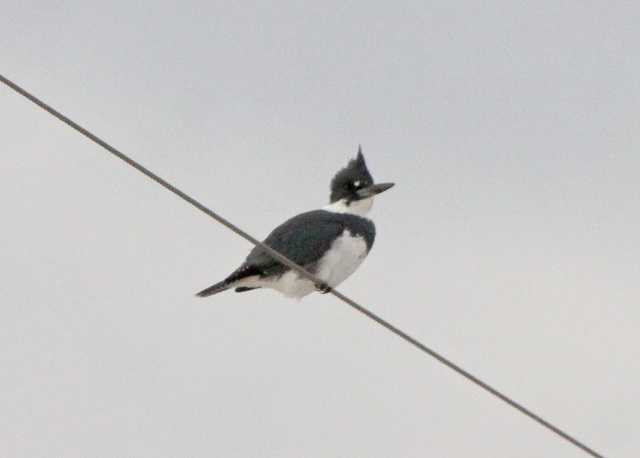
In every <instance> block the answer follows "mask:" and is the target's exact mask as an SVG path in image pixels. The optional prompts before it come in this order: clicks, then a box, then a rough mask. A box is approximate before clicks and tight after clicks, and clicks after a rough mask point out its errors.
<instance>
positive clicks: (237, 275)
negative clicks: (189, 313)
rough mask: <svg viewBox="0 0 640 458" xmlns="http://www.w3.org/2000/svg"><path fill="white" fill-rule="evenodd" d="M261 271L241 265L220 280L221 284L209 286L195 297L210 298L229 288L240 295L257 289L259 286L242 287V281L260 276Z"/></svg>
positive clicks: (247, 265)
mask: <svg viewBox="0 0 640 458" xmlns="http://www.w3.org/2000/svg"><path fill="white" fill-rule="evenodd" d="M262 274H263V273H262V271H261V270H260V269H258V268H257V267H255V266H252V265H249V264H243V265H241V266H240V267H239V268H237V269H236V270H235V271H234V272H233V273H232V274H231V275H229V276H228V277H227V278H225V279H224V280H222V281H221V282H218V283H216V284H215V285H212V286H209V287H208V288H207V289H203V290H202V291H200V292H199V293H198V294H196V296H199V297H207V296H212V295H214V294H217V293H221V292H222V291H226V290H228V289H230V288H234V287H235V288H236V292H238V293H242V292H244V291H250V290H252V289H256V288H259V286H253V285H251V286H249V285H246V284H245V286H243V284H242V280H245V279H249V277H254V276H260V275H262Z"/></svg>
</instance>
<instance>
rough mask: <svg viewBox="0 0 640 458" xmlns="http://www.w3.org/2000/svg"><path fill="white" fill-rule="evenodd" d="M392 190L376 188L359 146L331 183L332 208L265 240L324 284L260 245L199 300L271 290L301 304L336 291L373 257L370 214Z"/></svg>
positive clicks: (293, 220)
mask: <svg viewBox="0 0 640 458" xmlns="http://www.w3.org/2000/svg"><path fill="white" fill-rule="evenodd" d="M392 186H394V183H380V184H374V182H373V177H372V176H371V174H370V173H369V170H368V169H367V166H366V164H365V160H364V156H363V154H362V148H361V147H359V148H358V153H357V155H356V157H355V158H353V159H351V160H350V161H349V163H348V164H347V166H346V167H344V168H342V169H341V170H340V171H338V172H337V173H336V174H335V176H334V177H333V179H332V180H331V185H330V191H331V192H330V197H329V204H328V205H326V206H324V207H323V208H321V209H318V210H311V211H307V212H305V213H301V214H299V215H296V216H294V217H293V218H290V219H289V220H287V221H285V222H284V223H282V224H281V225H280V226H278V227H276V228H275V229H274V230H273V231H272V232H271V233H270V234H269V235H268V236H267V238H266V239H265V240H264V244H265V245H267V246H269V247H271V248H273V249H274V250H275V251H278V252H279V253H281V254H282V255H284V256H285V257H287V258H288V259H290V260H291V261H293V262H294V263H296V264H298V265H299V266H301V267H303V268H304V269H305V270H307V271H308V272H309V273H311V274H313V275H314V276H315V277H316V278H317V279H319V280H321V283H319V284H315V283H314V282H313V281H311V280H309V279H307V278H306V277H303V276H302V275H300V274H299V273H298V272H296V271H295V270H293V269H291V268H289V267H286V266H285V265H284V264H282V263H281V262H279V261H277V260H275V259H274V258H273V257H271V256H270V255H269V254H267V253H266V252H265V250H264V249H263V248H261V247H260V246H256V247H254V248H253V250H251V252H250V253H249V255H248V256H247V258H246V259H245V261H244V262H243V263H242V264H241V265H240V267H238V268H237V269H236V270H234V271H233V272H232V273H231V274H230V275H229V276H228V277H227V278H225V279H224V280H222V281H220V282H218V283H216V284H215V285H212V286H210V287H208V288H206V289H204V290H202V291H200V292H199V293H197V294H196V296H199V297H207V296H211V295H213V294H217V293H221V292H223V291H227V290H229V289H235V291H236V292H238V293H242V292H246V291H252V290H255V289H258V288H270V289H274V290H276V291H278V292H280V293H282V294H284V296H286V297H290V298H296V299H298V300H300V299H301V298H303V297H304V296H307V295H308V294H311V293H312V292H314V291H318V292H320V293H324V294H326V293H328V292H330V291H331V290H332V288H335V287H336V286H338V285H339V284H340V283H342V282H343V281H344V280H346V279H347V278H348V277H349V276H350V275H351V274H352V273H353V272H355V270H356V269H357V268H358V267H359V266H360V264H361V263H362V261H363V260H364V258H365V257H366V256H367V254H369V251H370V250H371V247H372V246H373V241H374V239H375V236H376V229H375V226H374V224H373V221H371V220H370V219H369V218H368V217H367V215H368V213H369V211H370V210H371V206H372V205H373V198H374V196H376V195H377V194H380V193H381V192H384V191H386V190H387V189H389V188H391V187H392Z"/></svg>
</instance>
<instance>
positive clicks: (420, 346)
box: [0, 75, 604, 458]
mask: <svg viewBox="0 0 640 458" xmlns="http://www.w3.org/2000/svg"><path fill="white" fill-rule="evenodd" d="M0 81H1V82H2V83H4V84H6V85H7V86H9V87H10V88H11V89H13V90H14V91H16V92H17V93H19V94H20V95H22V96H24V97H26V98H27V99H29V100H30V101H32V102H33V103H35V104H36V105H38V106H39V107H40V108H42V109H44V110H46V111H48V112H49V113H50V114H52V115H53V116H55V117H56V118H58V119H59V120H60V121H62V122H64V123H65V124H67V125H68V126H70V127H71V128H73V129H74V130H76V131H78V132H80V133H81V134H82V135H84V136H85V137H87V138H89V139H90V140H91V141H93V142H95V143H97V144H98V145H100V146H102V147H103V148H104V149H106V150H107V151H109V152H110V153H111V154H113V155H115V156H117V157H118V158H120V159H122V160H123V161H124V162H126V163H127V164H129V165H130V166H132V167H133V168H135V169H137V170H138V171H140V172H142V173H143V174H145V175H146V176H147V177H149V178H151V179H152V180H153V181H155V182H156V183H158V184H160V185H161V186H163V187H164V188H166V189H168V190H169V191H171V192H172V193H174V194H175V195H177V196H178V197H180V198H181V199H183V200H185V201H187V202H188V203H190V204H191V205H193V206H194V207H196V208H197V209H198V210H200V211H202V212H203V213H206V214H207V215H209V216H210V217H212V218H213V219H215V220H216V221H218V222H219V223H220V224H222V225H223V226H225V227H227V228H228V229H230V230H232V231H233V232H235V233H236V234H238V235H239V236H240V237H243V238H244V239H246V240H248V241H249V242H251V243H252V244H253V245H256V246H259V247H261V248H262V249H264V250H265V251H266V252H267V253H269V255H271V256H272V257H274V258H275V259H277V260H278V261H280V262H281V263H282V264H284V265H285V266H287V267H289V268H291V269H293V270H295V271H296V272H298V273H299V274H300V275H302V276H303V277H305V278H308V279H309V280H311V281H313V282H314V283H315V284H318V285H319V284H322V283H323V282H322V280H320V279H319V278H317V277H315V276H314V275H312V274H311V273H309V272H307V271H306V270H305V269H303V268H302V267H300V266H299V265H297V264H296V263H294V262H293V261H291V260H289V259H288V258H286V257H285V256H283V255H282V254H280V253H279V252H277V251H275V250H274V249H273V248H271V247H269V246H267V245H265V244H264V243H262V242H260V241H259V240H257V239H256V238H254V237H252V236H251V235H250V234H248V233H246V232H245V231H243V230H242V229H240V228H239V227H237V226H236V225H234V224H233V223H231V222H229V221H227V220H226V219H224V218H223V217H221V216H220V215H218V214H217V213H215V212H213V211H212V210H210V209H209V208H207V207H205V206H204V205H202V204H201V203H200V202H198V201H197V200H195V199H193V198H192V197H190V196H188V195H187V194H185V193H184V192H182V191H180V190H179V189H178V188H176V187H175V186H173V185H172V184H170V183H169V182H167V181H165V180H164V179H162V178H160V177H159V176H158V175H156V174H155V173H153V172H152V171H150V170H149V169H147V168H146V167H144V166H142V165H140V164H139V163H137V162H136V161H134V160H133V159H131V158H130V157H128V156H127V155H125V154H124V153H122V152H120V151H118V150H117V149H116V148H114V147H113V146H111V145H109V144H108V143H107V142H105V141H104V140H101V139H100V138H98V137H97V136H95V135H94V134H92V133H91V132H89V131H88V130H87V129H85V128H84V127H82V126H80V125H78V124H77V123H75V122H74V121H72V120H71V119H69V118H67V117H66V116H64V115H63V114H62V113H60V112H58V111H57V110H55V109H54V108H52V107H51V106H49V105H47V104H46V103H44V102H43V101H41V100H40V99H38V98H37V97H35V96H34V95H32V94H31V93H29V92H27V91H26V90H24V89H22V88H21V87H20V86H18V85H17V84H15V83H13V82H12V81H10V80H9V79H7V78H5V77H4V76H3V75H0ZM331 293H332V294H333V295H334V296H336V297H337V298H338V299H340V300H342V301H343V302H345V303H346V304H348V305H350V306H351V307H353V308H354V309H355V310H357V311H358V312H360V313H362V314H364V315H366V316H367V317H369V318H371V319H372V320H373V321H375V322H376V323H378V324H380V325H382V326H384V327H385V328H387V329H388V330H389V331H391V332H393V333H394V334H396V335H397V336H399V337H401V338H402V339H404V340H405V341H407V342H409V343H410V344H411V345H413V346H415V347H416V348H418V349H419V350H421V351H423V352H424V353H426V354H428V355H429V356H432V357H433V358H435V359H437V360H438V361H440V362H441V363H442V364H444V365H445V366H447V367H448V368H450V369H452V370H454V371H455V372H457V373H458V374H460V375H462V376H463V377H465V378H466V379H468V380H470V381H471V382H473V383H475V384H476V385H478V386H479V387H480V388H482V389H484V390H486V391H488V392H489V393H491V394H492V395H494V396H496V397H497V398H498V399H500V400H502V401H504V402H506V403H507V404H509V405H510V406H511V407H513V408H514V409H516V410H518V411H520V412H521V413H523V414H524V415H526V416H528V417H529V418H531V419H532V420H534V421H536V422H537V423H539V424H541V425H542V426H544V427H545V428H547V429H549V430H551V431H553V432H554V433H556V434H557V435H558V436H560V437H562V438H563V439H565V440H567V441H569V442H570V443H572V444H573V445H575V446H576V447H578V448H580V449H582V450H583V451H584V452H586V453H588V454H589V455H591V456H594V457H596V458H604V456H603V455H600V454H599V453H597V452H596V451H594V450H593V449H592V448H590V447H587V446H586V445H585V444H584V443H582V442H580V441H579V440H577V439H575V438H574V437H572V436H570V435H569V434H567V433H565V432H564V431H562V430H561V429H559V428H558V427H556V426H554V425H552V424H551V423H549V422H548V421H546V420H545V419H543V418H542V417H540V416H538V415H536V414H535V413H533V412H532V411H530V410H529V409H527V408H526V407H524V406H523V405H522V404H520V403H518V402H516V401H514V400H513V399H511V398H509V397H507V396H506V395H504V394H502V393H501V392H500V391H498V390H496V389H495V388H493V387H491V386H490V385H488V384H486V383H485V382H483V381H482V380H480V379H479V378H477V377H475V376H474V375H472V374H471V373H469V372H467V371H466V370H464V369H462V368H461V367H460V366H458V365H457V364H454V363H453V362H451V361H450V360H448V359H447V358H445V357H444V356H442V355H441V354H439V353H437V352H435V351H434V350H432V349H430V348H429V347H427V346H426V345H424V344H423V343H421V342H419V341H418V340H416V339H414V338H413V337H411V336H410V335H408V334H407V333H405V332H404V331H402V330H401V329H399V328H397V327H395V326H394V325H392V324H391V323H389V322H388V321H386V320H384V319H383V318H380V317H379V316H378V315H376V314H374V313H373V312H371V311H369V310H368V309H366V308H364V307H363V306H361V305H360V304H358V303H357V302H355V301H353V300H352V299H349V298H348V297H346V296H345V295H343V294H342V293H340V292H339V291H337V290H335V289H333V290H331Z"/></svg>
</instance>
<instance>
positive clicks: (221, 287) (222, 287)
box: [196, 280, 231, 297]
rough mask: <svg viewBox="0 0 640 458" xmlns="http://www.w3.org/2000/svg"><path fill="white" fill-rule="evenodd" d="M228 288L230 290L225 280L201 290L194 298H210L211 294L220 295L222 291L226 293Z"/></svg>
mask: <svg viewBox="0 0 640 458" xmlns="http://www.w3.org/2000/svg"><path fill="white" fill-rule="evenodd" d="M229 288H231V285H230V284H229V283H228V282H227V281H226V280H222V281H221V282H219V283H216V284H215V285H212V286H209V287H208V288H206V289H203V290H202V291H200V292H199V293H198V294H196V296H199V297H207V296H212V295H213V294H217V293H221V292H222V291H226V290H228V289H229Z"/></svg>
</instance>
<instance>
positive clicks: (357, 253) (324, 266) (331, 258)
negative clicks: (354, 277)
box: [316, 229, 367, 288]
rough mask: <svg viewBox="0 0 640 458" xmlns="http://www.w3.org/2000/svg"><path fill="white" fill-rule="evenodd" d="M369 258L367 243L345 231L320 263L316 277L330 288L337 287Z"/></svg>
mask: <svg viewBox="0 0 640 458" xmlns="http://www.w3.org/2000/svg"><path fill="white" fill-rule="evenodd" d="M366 256H367V243H366V242H365V241H364V238H362V237H355V236H353V235H351V233H350V232H349V231H348V230H346V229H345V230H344V232H343V233H342V235H341V236H340V237H339V238H337V239H336V240H335V241H334V242H333V244H332V245H331V248H330V249H329V251H327V253H326V254H325V255H324V256H323V257H322V259H321V260H320V262H319V263H318V268H317V270H316V275H317V277H318V278H320V279H321V280H323V281H324V282H325V283H327V284H328V285H329V286H331V287H332V288H333V287H336V286H338V285H339V284H340V283H342V282H343V281H345V280H346V279H347V278H348V277H349V276H350V275H351V274H352V273H354V272H355V271H356V269H357V268H358V266H360V264H361V263H362V261H363V260H364V258H365V257H366Z"/></svg>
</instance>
